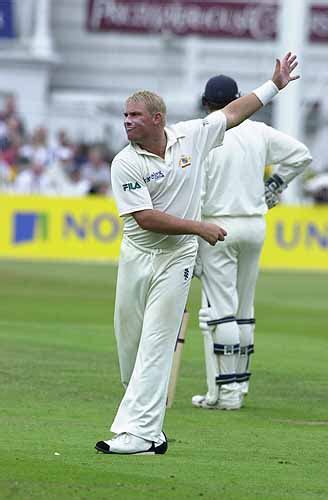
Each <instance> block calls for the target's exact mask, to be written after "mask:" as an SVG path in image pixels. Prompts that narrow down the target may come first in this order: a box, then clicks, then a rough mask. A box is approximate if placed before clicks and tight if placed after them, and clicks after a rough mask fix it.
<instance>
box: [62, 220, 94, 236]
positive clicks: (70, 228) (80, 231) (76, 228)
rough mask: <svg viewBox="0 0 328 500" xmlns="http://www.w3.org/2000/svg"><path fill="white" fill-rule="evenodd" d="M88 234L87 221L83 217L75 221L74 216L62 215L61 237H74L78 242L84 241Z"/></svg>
mask: <svg viewBox="0 0 328 500" xmlns="http://www.w3.org/2000/svg"><path fill="white" fill-rule="evenodd" d="M87 233H88V219H87V218H86V217H85V216H82V217H81V220H79V221H77V220H76V218H75V217H74V215H72V214H65V215H64V227H63V237H64V238H68V237H69V236H71V235H74V236H76V237H77V238H79V239H80V240H84V239H85V238H86V236H87Z"/></svg>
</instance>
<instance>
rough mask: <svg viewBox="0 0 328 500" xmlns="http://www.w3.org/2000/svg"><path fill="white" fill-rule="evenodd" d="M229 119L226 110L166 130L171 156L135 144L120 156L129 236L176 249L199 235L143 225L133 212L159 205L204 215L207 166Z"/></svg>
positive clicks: (116, 177)
mask: <svg viewBox="0 0 328 500" xmlns="http://www.w3.org/2000/svg"><path fill="white" fill-rule="evenodd" d="M225 129H226V117H225V115H224V114H223V113H222V112H221V111H216V112H214V113H211V114H210V115H209V116H207V117H206V118H205V119H199V120H191V121H185V122H180V123H177V124H175V125H173V126H171V127H170V128H165V132H166V135H167V146H166V151H165V158H164V159H163V158H160V157H159V156H157V155H155V154H153V153H150V152H148V151H145V150H143V149H141V148H140V147H139V146H137V145H135V144H133V143H130V144H129V145H128V146H127V147H125V148H124V149H123V150H122V151H121V152H120V153H118V155H117V156H116V157H115V158H114V160H113V163H112V168H111V175H112V187H113V193H114V197H115V200H116V204H117V206H118V211H119V214H120V215H121V216H123V217H124V234H126V235H127V236H128V237H129V238H131V239H132V240H133V241H134V242H135V243H136V244H138V245H142V246H144V247H147V248H161V249H165V248H172V247H175V246H176V245H181V244H182V243H184V242H186V241H190V240H191V239H194V238H195V236H193V235H165V234H160V233H154V232H151V231H147V230H144V229H141V227H140V226H139V225H138V223H137V222H136V221H135V219H134V217H133V216H132V215H131V214H132V213H133V212H137V211H139V210H145V209H155V210H160V211H161V212H165V213H168V214H170V215H174V216H176V217H180V218H182V219H192V220H199V219H200V197H201V180H202V173H201V171H202V164H203V162H204V159H205V157H206V156H207V155H208V153H209V152H210V151H211V149H213V148H215V147H217V146H219V145H221V144H222V141H223V137H224V133H225Z"/></svg>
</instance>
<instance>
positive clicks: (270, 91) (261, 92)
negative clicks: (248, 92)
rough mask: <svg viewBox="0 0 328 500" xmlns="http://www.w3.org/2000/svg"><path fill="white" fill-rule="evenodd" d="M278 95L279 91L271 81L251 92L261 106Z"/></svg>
mask: <svg viewBox="0 0 328 500" xmlns="http://www.w3.org/2000/svg"><path fill="white" fill-rule="evenodd" d="M278 93H279V89H278V87H277V86H276V85H275V84H274V83H273V81H272V80H268V81H267V82H265V83H263V85H261V87H258V88H257V89H255V90H253V94H255V95H256V97H257V98H258V99H260V101H261V103H262V104H263V106H265V105H266V104H268V103H269V102H270V101H271V100H272V99H273V98H274V96H275V95H277V94H278Z"/></svg>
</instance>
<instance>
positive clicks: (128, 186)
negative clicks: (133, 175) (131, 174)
mask: <svg viewBox="0 0 328 500" xmlns="http://www.w3.org/2000/svg"><path fill="white" fill-rule="evenodd" d="M122 187H123V191H133V190H134V189H141V186H140V184H139V182H135V183H133V182H128V183H127V184H123V185H122Z"/></svg>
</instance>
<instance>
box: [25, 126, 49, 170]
mask: <svg viewBox="0 0 328 500" xmlns="http://www.w3.org/2000/svg"><path fill="white" fill-rule="evenodd" d="M20 156H21V158H22V160H28V161H34V160H36V161H37V162H40V163H42V164H43V165H49V164H50V163H51V162H52V161H53V160H54V154H53V151H52V148H51V147H50V146H49V144H48V130H47V129H46V128H45V127H43V126H41V127H37V128H36V129H35V130H34V132H33V134H32V137H31V141H30V142H29V143H26V144H24V145H23V146H22V148H21V149H20Z"/></svg>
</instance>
